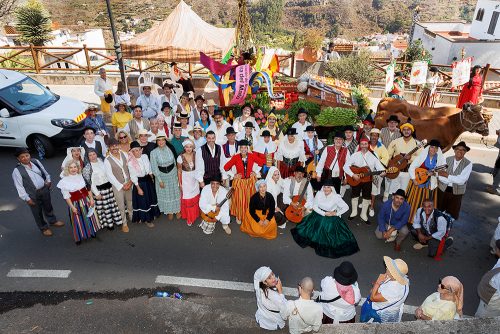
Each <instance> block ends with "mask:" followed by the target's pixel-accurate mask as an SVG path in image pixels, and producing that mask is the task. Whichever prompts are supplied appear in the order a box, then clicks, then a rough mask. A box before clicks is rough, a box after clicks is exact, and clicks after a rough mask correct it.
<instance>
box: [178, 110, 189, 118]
mask: <svg viewBox="0 0 500 334" xmlns="http://www.w3.org/2000/svg"><path fill="white" fill-rule="evenodd" d="M179 118H189V114H188V113H187V112H183V111H181V112H180V113H179Z"/></svg>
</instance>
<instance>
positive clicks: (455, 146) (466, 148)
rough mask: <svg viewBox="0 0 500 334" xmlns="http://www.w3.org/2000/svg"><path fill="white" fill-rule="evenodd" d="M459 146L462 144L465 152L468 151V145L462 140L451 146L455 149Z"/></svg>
mask: <svg viewBox="0 0 500 334" xmlns="http://www.w3.org/2000/svg"><path fill="white" fill-rule="evenodd" d="M459 146H462V147H463V148H465V150H466V151H467V152H469V151H470V147H469V146H467V144H466V143H465V142H464V141H463V140H462V141H461V142H460V143H458V144H457V145H453V146H452V148H453V149H456V148H457V147H459Z"/></svg>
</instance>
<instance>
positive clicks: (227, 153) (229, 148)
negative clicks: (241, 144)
mask: <svg viewBox="0 0 500 334" xmlns="http://www.w3.org/2000/svg"><path fill="white" fill-rule="evenodd" d="M226 138H227V141H226V143H225V144H224V145H222V151H223V152H224V157H225V158H226V159H231V157H232V156H233V155H235V154H236V152H238V141H237V140H236V131H234V128H233V127H232V126H230V127H228V128H227V129H226Z"/></svg>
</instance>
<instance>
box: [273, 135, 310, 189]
mask: <svg viewBox="0 0 500 334" xmlns="http://www.w3.org/2000/svg"><path fill="white" fill-rule="evenodd" d="M296 136H297V129H296V128H293V127H291V128H289V129H288V131H287V132H286V138H285V139H283V140H281V141H280V143H279V146H278V150H277V151H276V154H275V155H274V157H275V159H276V161H278V169H279V170H280V173H281V177H282V178H284V179H286V178H287V177H289V176H292V175H293V172H294V171H295V168H296V167H298V166H303V165H304V163H305V162H306V154H305V150H304V142H303V141H302V140H300V139H299V140H297V138H296Z"/></svg>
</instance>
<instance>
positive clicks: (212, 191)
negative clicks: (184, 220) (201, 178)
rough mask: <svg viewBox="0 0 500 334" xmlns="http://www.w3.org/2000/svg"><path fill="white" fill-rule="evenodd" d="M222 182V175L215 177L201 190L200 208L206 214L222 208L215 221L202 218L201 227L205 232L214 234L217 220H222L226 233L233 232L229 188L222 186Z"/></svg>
mask: <svg viewBox="0 0 500 334" xmlns="http://www.w3.org/2000/svg"><path fill="white" fill-rule="evenodd" d="M220 184H221V179H220V177H214V178H212V179H211V180H210V183H209V184H207V185H206V186H204V187H203V189H202V190H201V194H200V210H201V211H202V212H203V213H204V214H209V213H210V212H212V211H213V212H216V211H217V210H220V211H219V213H218V214H217V215H216V216H215V222H210V221H208V220H205V219H203V220H202V223H201V224H200V227H201V229H202V230H203V232H204V233H205V234H212V232H213V231H214V229H215V223H216V222H221V224H222V228H223V229H224V232H226V234H231V229H230V228H229V223H230V222H231V217H230V216H229V201H228V200H227V199H226V196H227V190H226V189H225V188H224V187H221V186H220ZM202 218H203V217H202Z"/></svg>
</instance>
